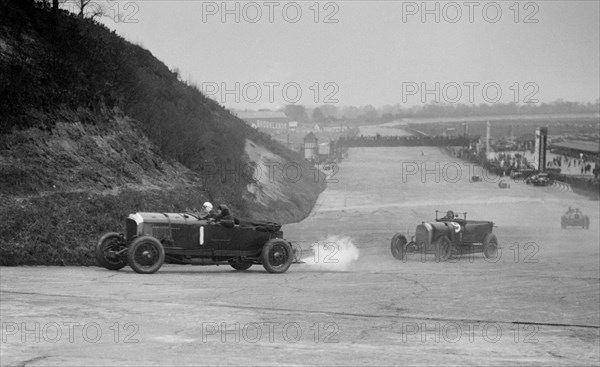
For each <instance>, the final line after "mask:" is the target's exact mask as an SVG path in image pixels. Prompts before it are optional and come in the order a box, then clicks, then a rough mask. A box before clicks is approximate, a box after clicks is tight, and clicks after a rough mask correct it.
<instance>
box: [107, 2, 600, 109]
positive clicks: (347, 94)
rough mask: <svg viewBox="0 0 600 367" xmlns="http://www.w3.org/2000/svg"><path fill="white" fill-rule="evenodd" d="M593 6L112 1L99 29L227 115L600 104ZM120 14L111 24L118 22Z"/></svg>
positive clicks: (599, 31)
mask: <svg viewBox="0 0 600 367" xmlns="http://www.w3.org/2000/svg"><path fill="white" fill-rule="evenodd" d="M599 13H600V2H598V1H568V2H567V1H520V2H516V1H496V2H493V1H457V2H451V1H443V2H441V1H427V2H423V1H415V2H413V1H319V2H317V1H268V0H267V1H256V2H254V1H227V2H223V1H197V0H188V1H176V0H150V1H148V0H146V1H114V2H112V3H111V4H110V8H109V9H108V14H107V16H106V17H104V18H103V19H102V22H103V23H104V24H106V25H107V26H108V27H109V28H111V29H114V30H116V32H117V33H118V34H120V35H121V36H123V37H125V38H126V39H127V40H129V41H131V42H133V43H136V44H138V45H140V46H142V47H144V48H146V49H148V50H150V52H152V54H153V55H154V56H156V57H157V58H158V59H160V60H161V61H163V62H164V63H165V64H166V65H167V66H168V67H169V68H171V69H177V70H178V71H179V73H180V76H181V79H182V80H184V81H187V82H188V83H190V84H194V85H196V86H198V88H200V89H201V90H203V91H204V92H205V94H207V95H208V96H209V97H211V98H213V99H214V100H216V101H218V102H219V103H221V104H223V105H225V106H226V107H228V108H232V109H253V110H256V109H260V108H279V107H281V106H283V105H286V104H290V103H296V104H303V105H306V106H314V105H322V104H334V105H337V106H349V105H354V106H364V105H369V104H370V105H373V106H375V107H379V106H383V105H395V104H400V105H402V106H407V107H409V106H414V105H419V104H422V103H424V102H440V103H446V104H456V103H464V104H469V103H489V104H494V103H509V102H516V103H535V102H552V101H555V100H558V99H563V100H567V101H576V102H595V101H596V100H597V99H598V98H599V97H600V62H599V59H600V14H599ZM117 15H119V16H117Z"/></svg>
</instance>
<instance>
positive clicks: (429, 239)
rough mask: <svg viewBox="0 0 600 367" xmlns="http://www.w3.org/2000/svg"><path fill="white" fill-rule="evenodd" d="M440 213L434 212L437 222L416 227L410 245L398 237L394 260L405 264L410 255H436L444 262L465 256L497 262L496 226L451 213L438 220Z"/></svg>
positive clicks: (393, 247)
mask: <svg viewBox="0 0 600 367" xmlns="http://www.w3.org/2000/svg"><path fill="white" fill-rule="evenodd" d="M439 213H440V211H438V210H436V211H435V222H422V223H421V224H419V225H417V229H416V231H415V235H414V236H412V237H411V240H410V241H408V240H407V238H406V236H404V235H403V234H400V233H396V234H395V235H394V237H393V238H392V242H391V251H392V256H394V257H395V258H396V259H398V260H404V259H405V258H406V256H407V255H408V254H411V253H420V254H436V257H437V259H438V261H445V260H448V259H449V258H454V257H456V256H459V255H462V254H471V253H479V252H482V253H483V256H485V257H486V258H488V259H493V258H496V256H497V253H498V240H497V239H496V235H495V234H494V233H492V231H493V228H494V223H493V222H490V221H482V220H467V213H461V214H462V216H463V218H459V215H458V214H454V212H453V211H451V210H449V211H447V212H446V215H445V216H444V217H441V218H438V216H439Z"/></svg>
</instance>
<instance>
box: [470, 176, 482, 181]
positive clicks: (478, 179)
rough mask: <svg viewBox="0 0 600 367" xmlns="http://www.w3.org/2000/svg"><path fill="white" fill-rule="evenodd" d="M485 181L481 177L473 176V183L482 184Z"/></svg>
mask: <svg viewBox="0 0 600 367" xmlns="http://www.w3.org/2000/svg"><path fill="white" fill-rule="evenodd" d="M481 181H483V179H482V178H481V176H471V182H481Z"/></svg>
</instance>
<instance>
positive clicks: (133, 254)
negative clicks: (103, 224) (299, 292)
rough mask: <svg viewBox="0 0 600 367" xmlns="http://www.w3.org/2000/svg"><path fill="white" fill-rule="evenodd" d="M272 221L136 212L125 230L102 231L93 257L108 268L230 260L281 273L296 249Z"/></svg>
mask: <svg viewBox="0 0 600 367" xmlns="http://www.w3.org/2000/svg"><path fill="white" fill-rule="evenodd" d="M280 228H281V225H280V224H278V223H273V222H261V221H246V222H244V221H239V220H237V219H236V220H223V221H213V220H207V219H200V218H198V217H196V216H194V215H192V214H188V213H185V214H177V213H135V214H130V215H129V217H128V218H127V220H126V233H125V234H119V233H115V232H110V233H106V234H104V235H103V236H102V237H101V238H100V240H99V241H98V244H97V246H96V260H97V262H98V264H99V265H101V266H103V267H105V268H107V269H109V270H119V269H121V268H123V267H124V266H126V265H129V266H131V268H132V269H133V270H134V271H135V272H137V273H142V274H151V273H155V272H156V271H158V269H160V267H161V266H162V264H163V263H164V262H167V263H171V264H192V265H219V264H229V265H231V267H232V268H234V269H236V270H247V269H248V268H250V267H251V266H252V265H254V264H261V265H262V266H263V267H264V268H265V269H266V270H267V271H268V272H269V273H283V272H285V271H287V270H288V268H289V267H290V265H291V264H292V263H298V259H297V258H296V253H297V251H296V250H297V249H296V248H294V247H293V246H292V244H291V243H290V242H288V241H286V240H285V239H283V233H282V232H281V231H280Z"/></svg>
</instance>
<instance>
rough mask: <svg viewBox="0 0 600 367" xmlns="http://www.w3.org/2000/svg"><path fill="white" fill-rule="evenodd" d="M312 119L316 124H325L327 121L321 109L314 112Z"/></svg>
mask: <svg viewBox="0 0 600 367" xmlns="http://www.w3.org/2000/svg"><path fill="white" fill-rule="evenodd" d="M312 119H313V121H314V122H323V121H324V120H325V115H323V112H321V109H320V108H319V107H317V108H315V109H314V110H313V113H312Z"/></svg>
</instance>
